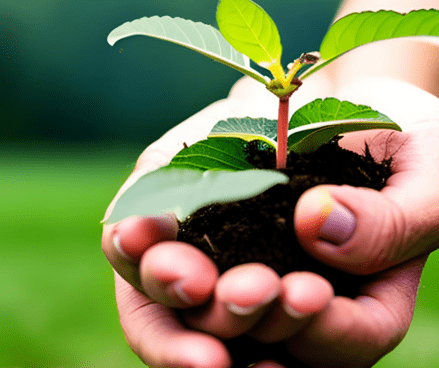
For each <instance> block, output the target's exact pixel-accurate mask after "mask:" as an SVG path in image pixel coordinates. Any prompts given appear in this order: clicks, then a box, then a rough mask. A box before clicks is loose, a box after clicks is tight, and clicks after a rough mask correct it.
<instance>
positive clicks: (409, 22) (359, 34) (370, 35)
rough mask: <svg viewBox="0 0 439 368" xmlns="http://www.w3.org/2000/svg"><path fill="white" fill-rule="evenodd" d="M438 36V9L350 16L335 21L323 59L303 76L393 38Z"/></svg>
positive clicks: (321, 49) (325, 40)
mask: <svg viewBox="0 0 439 368" xmlns="http://www.w3.org/2000/svg"><path fill="white" fill-rule="evenodd" d="M412 36H439V10H437V9H430V10H425V9H422V10H415V11H412V12H410V13H407V14H400V13H396V12H394V11H388V10H380V11H378V12H370V11H368V12H362V13H353V14H349V15H347V16H345V17H343V18H341V19H339V20H338V21H337V22H335V23H334V24H333V25H332V27H331V28H330V29H329V31H328V33H327V34H326V35H325V37H324V39H323V41H322V44H321V46H320V54H321V57H322V59H321V60H320V61H319V62H318V63H317V64H316V65H314V66H313V67H312V68H310V69H308V70H307V71H306V72H305V73H303V74H302V75H301V76H300V79H302V80H303V79H305V78H307V77H309V76H310V75H311V74H313V73H314V72H316V71H317V70H319V69H321V68H322V67H324V66H326V65H327V64H329V63H330V62H332V61H334V60H335V59H336V58H338V57H339V56H341V55H342V54H344V53H345V52H347V51H349V50H352V49H354V48H356V47H358V46H361V45H364V44H367V43H371V42H375V41H381V40H387V39H392V38H401V37H412Z"/></svg>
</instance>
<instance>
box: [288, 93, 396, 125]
mask: <svg viewBox="0 0 439 368" xmlns="http://www.w3.org/2000/svg"><path fill="white" fill-rule="evenodd" d="M352 119H374V120H375V121H380V122H391V121H392V120H391V119H389V118H388V117H387V116H386V115H384V114H381V113H380V112H378V111H375V110H372V108H370V107H369V106H365V105H355V104H353V103H352V102H349V101H340V100H338V99H336V98H332V97H331V98H325V99H324V100H322V99H321V98H318V99H316V100H314V101H312V102H310V103H308V104H306V105H304V106H302V107H301V108H300V109H298V110H297V111H296V112H295V113H294V114H293V116H292V117H291V119H290V124H289V129H294V128H297V127H299V126H302V125H307V124H313V123H321V122H324V121H334V120H352Z"/></svg>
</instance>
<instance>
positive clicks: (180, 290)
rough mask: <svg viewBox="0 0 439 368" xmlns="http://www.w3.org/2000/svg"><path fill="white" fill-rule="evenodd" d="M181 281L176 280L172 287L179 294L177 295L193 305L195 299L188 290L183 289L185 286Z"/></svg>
mask: <svg viewBox="0 0 439 368" xmlns="http://www.w3.org/2000/svg"><path fill="white" fill-rule="evenodd" d="M181 284H182V283H181V281H176V282H174V283H172V284H171V286H170V288H172V290H173V291H174V292H175V294H177V296H178V297H179V298H180V299H181V300H182V301H183V302H185V303H186V304H188V305H192V304H194V302H193V300H192V299H191V298H189V296H188V295H187V294H186V292H185V291H184V290H183V287H182V285H181Z"/></svg>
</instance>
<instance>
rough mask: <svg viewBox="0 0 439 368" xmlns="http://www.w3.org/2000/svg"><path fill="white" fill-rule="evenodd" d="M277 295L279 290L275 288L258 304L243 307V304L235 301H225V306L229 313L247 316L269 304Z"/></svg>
mask: <svg viewBox="0 0 439 368" xmlns="http://www.w3.org/2000/svg"><path fill="white" fill-rule="evenodd" d="M278 295H279V291H278V290H276V291H275V292H273V293H272V294H270V295H269V296H268V297H267V298H266V299H265V300H264V301H262V302H261V303H259V304H255V305H250V306H247V307H243V306H241V305H237V304H235V303H226V308H227V309H228V310H229V311H230V312H231V313H233V314H236V315H238V316H248V315H250V314H253V313H255V312H256V311H257V310H259V309H261V308H263V307H265V306H266V305H268V304H270V303H271V302H272V301H273V300H274V299H276V298H277V296H278Z"/></svg>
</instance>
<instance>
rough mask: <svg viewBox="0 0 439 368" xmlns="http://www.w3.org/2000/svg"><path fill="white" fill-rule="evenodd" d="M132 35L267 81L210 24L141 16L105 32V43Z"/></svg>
mask: <svg viewBox="0 0 439 368" xmlns="http://www.w3.org/2000/svg"><path fill="white" fill-rule="evenodd" d="M136 35H143V36H150V37H154V38H159V39H161V40H165V41H169V42H173V43H176V44H178V45H181V46H184V47H186V48H188V49H191V50H194V51H197V52H199V53H200V54H203V55H205V56H207V57H209V58H211V59H213V60H215V61H218V62H220V63H222V64H225V65H228V66H230V67H232V68H234V69H236V70H238V71H240V72H241V73H244V74H246V75H248V76H250V77H252V78H254V79H256V80H257V81H259V82H261V83H263V84H264V85H267V84H268V82H267V81H266V80H265V79H264V77H263V76H262V75H261V74H260V73H259V72H257V71H256V70H254V69H253V68H251V67H250V60H249V58H248V57H247V56H246V55H243V54H241V53H239V52H238V51H236V50H235V49H234V48H233V47H232V46H231V45H230V44H229V43H228V42H227V41H226V40H225V39H224V37H223V36H222V35H221V33H220V32H219V31H218V30H217V29H215V28H213V27H212V26H209V25H206V24H203V23H200V22H196V23H195V22H192V21H191V20H186V19H182V18H171V17H168V16H164V17H158V16H154V17H151V18H148V17H144V18H140V19H136V20H133V21H132V22H126V23H124V24H122V25H120V26H119V27H117V28H115V29H114V30H113V31H111V33H110V34H109V35H108V43H109V44H110V45H111V46H113V45H114V44H115V43H116V42H117V41H119V40H121V39H123V38H126V37H130V36H136Z"/></svg>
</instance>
